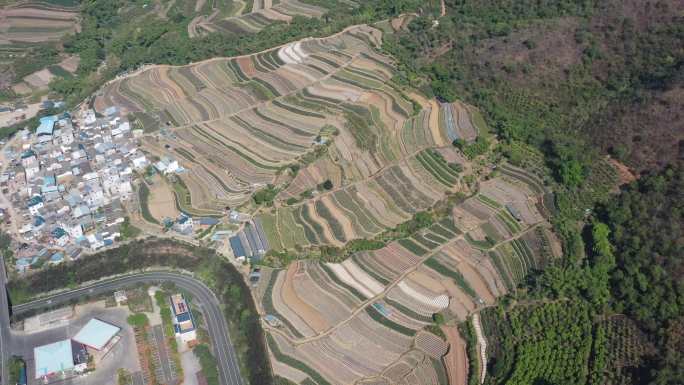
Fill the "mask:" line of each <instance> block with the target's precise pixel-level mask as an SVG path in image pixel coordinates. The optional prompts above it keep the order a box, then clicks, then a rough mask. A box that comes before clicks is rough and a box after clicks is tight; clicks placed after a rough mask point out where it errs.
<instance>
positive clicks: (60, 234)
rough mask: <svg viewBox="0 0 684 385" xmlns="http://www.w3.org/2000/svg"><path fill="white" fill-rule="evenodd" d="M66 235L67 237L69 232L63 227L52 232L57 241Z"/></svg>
mask: <svg viewBox="0 0 684 385" xmlns="http://www.w3.org/2000/svg"><path fill="white" fill-rule="evenodd" d="M65 235H67V232H66V231H64V229H63V228H61V227H56V228H55V229H54V230H52V237H53V238H55V239H59V238H62V237H63V236H65Z"/></svg>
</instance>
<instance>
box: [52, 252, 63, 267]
mask: <svg viewBox="0 0 684 385" xmlns="http://www.w3.org/2000/svg"><path fill="white" fill-rule="evenodd" d="M62 262H64V253H54V254H52V256H51V257H50V263H53V264H55V265H56V264H58V263H62Z"/></svg>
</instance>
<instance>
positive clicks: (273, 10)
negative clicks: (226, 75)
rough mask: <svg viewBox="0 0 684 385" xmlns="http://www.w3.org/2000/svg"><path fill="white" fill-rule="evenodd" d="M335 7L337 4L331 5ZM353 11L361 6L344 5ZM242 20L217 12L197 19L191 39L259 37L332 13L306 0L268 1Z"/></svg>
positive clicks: (257, 4)
mask: <svg viewBox="0 0 684 385" xmlns="http://www.w3.org/2000/svg"><path fill="white" fill-rule="evenodd" d="M329 3H330V4H331V5H333V4H335V3H337V2H336V1H330V2H329ZM339 3H340V4H344V5H346V6H349V7H354V6H356V5H357V3H356V2H353V1H344V2H342V1H340V2H339ZM246 11H247V12H246V13H243V14H242V15H239V16H231V15H222V14H221V13H219V12H213V13H211V14H210V15H200V16H197V17H196V19H195V20H193V22H192V23H191V26H192V28H191V29H189V31H190V34H191V36H198V35H202V34H206V33H213V32H220V33H225V34H245V33H257V32H259V31H260V30H262V29H264V28H265V27H267V26H268V25H270V24H273V23H276V22H290V21H291V20H292V18H293V17H295V16H303V17H321V16H322V15H323V14H324V13H326V12H327V11H328V9H327V8H324V7H321V6H319V5H313V4H309V3H308V2H307V1H306V0H302V1H299V0H281V1H268V0H256V1H254V2H253V3H252V8H251V9H248V10H246Z"/></svg>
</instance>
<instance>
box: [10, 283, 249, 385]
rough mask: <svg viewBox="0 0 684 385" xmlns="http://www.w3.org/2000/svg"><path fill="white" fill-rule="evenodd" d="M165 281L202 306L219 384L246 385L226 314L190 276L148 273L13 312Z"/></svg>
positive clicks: (46, 299)
mask: <svg viewBox="0 0 684 385" xmlns="http://www.w3.org/2000/svg"><path fill="white" fill-rule="evenodd" d="M162 281H166V282H173V283H174V284H176V286H178V287H180V288H182V289H184V290H186V291H187V292H188V293H190V294H191V295H192V296H193V297H194V298H195V299H196V300H197V302H199V303H201V305H202V310H203V313H204V318H205V320H206V323H207V329H208V332H209V337H210V338H211V341H212V343H213V346H214V354H215V356H216V361H217V362H218V370H219V378H220V382H221V384H223V385H242V384H243V381H242V377H240V369H239V366H238V362H237V356H236V354H235V349H234V348H233V344H232V343H231V340H230V336H229V335H228V330H227V328H228V327H227V323H226V320H225V318H224V317H223V313H222V312H221V308H220V303H219V301H218V299H217V298H216V296H215V295H214V293H213V292H212V291H211V289H209V288H208V287H207V286H206V285H204V283H202V282H200V281H199V280H197V279H195V278H192V277H190V276H187V275H182V274H179V273H171V272H145V273H136V274H131V275H126V276H121V277H117V278H111V279H107V280H104V281H100V282H96V283H93V284H90V285H87V286H83V287H80V288H78V289H74V290H69V291H64V292H61V293H57V294H54V295H50V296H47V297H44V298H41V299H38V300H35V301H32V302H27V303H24V304H21V305H16V306H12V312H13V314H20V313H23V312H26V311H29V310H34V309H40V308H44V307H46V306H53V305H57V304H60V303H65V302H69V301H71V300H73V299H77V298H80V297H82V296H84V295H97V294H102V293H106V292H111V291H114V290H117V289H121V288H123V287H126V286H130V285H135V284H137V283H154V282H162ZM5 328H6V326H5V325H4V323H3V325H2V329H3V330H2V331H1V334H0V338H2V341H1V342H0V346H2V347H3V348H4V346H5V343H6V341H7V339H6V337H5V336H6V335H7V334H9V333H7V334H5ZM3 350H4V349H3ZM3 353H5V352H3ZM3 355H4V354H3ZM3 366H5V365H3ZM3 377H4V376H3ZM2 382H3V384H5V378H3V381H2Z"/></svg>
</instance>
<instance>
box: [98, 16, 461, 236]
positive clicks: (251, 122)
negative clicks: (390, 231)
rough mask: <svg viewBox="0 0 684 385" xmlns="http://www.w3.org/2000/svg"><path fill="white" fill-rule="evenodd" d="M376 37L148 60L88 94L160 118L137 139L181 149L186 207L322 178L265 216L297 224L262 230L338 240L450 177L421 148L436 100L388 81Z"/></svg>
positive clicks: (437, 190) (163, 149)
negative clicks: (309, 196)
mask: <svg viewBox="0 0 684 385" xmlns="http://www.w3.org/2000/svg"><path fill="white" fill-rule="evenodd" d="M380 39H381V33H380V31H379V30H377V29H373V28H370V27H367V26H358V27H354V28H351V29H348V30H347V31H345V32H343V33H339V34H337V35H334V36H332V37H328V38H324V39H305V40H302V41H298V42H295V43H291V44H288V45H285V46H283V47H278V48H274V49H272V50H268V51H265V52H261V53H259V54H255V55H249V56H243V57H237V58H226V59H213V60H208V61H205V62H201V63H197V64H193V65H189V66H183V67H170V66H155V67H153V68H151V69H149V70H146V71H144V72H141V73H139V74H137V75H135V76H132V77H128V78H125V79H122V80H119V81H116V82H114V83H112V84H110V85H109V86H108V87H106V88H105V89H104V90H103V92H102V93H101V95H100V96H99V97H98V98H97V100H96V103H95V105H96V107H99V106H105V105H113V104H115V105H119V106H122V108H124V109H125V110H127V111H128V112H133V113H136V114H137V116H143V117H146V118H147V119H146V120H147V121H156V122H158V124H159V125H161V126H162V128H163V129H162V130H161V132H160V133H158V134H156V135H155V137H154V139H150V140H146V141H145V147H146V150H147V151H149V152H150V153H152V154H155V155H158V156H163V155H171V156H174V157H176V158H178V159H179V161H180V162H181V164H182V165H183V167H184V168H185V169H187V170H188V171H187V172H186V173H184V174H181V175H180V179H181V180H182V182H183V184H184V185H185V186H186V187H187V191H188V193H189V196H190V199H189V200H188V201H189V202H190V205H191V206H192V208H194V209H196V210H202V211H215V212H218V211H221V210H223V208H224V207H225V206H226V205H230V206H233V205H239V204H241V203H244V202H245V201H247V200H248V199H249V197H250V196H251V194H252V193H253V192H254V191H256V190H258V189H260V188H263V187H264V186H265V185H267V184H270V183H275V184H278V185H279V187H282V191H281V194H280V195H279V198H280V199H283V200H286V199H288V198H293V197H299V196H300V195H301V194H302V193H304V192H307V191H308V192H311V191H312V190H314V189H316V187H317V185H319V184H320V183H321V182H323V181H324V180H325V179H327V178H331V177H332V179H333V180H332V182H333V185H334V187H335V188H334V189H333V191H331V192H330V193H329V194H321V195H320V197H319V198H317V199H315V200H313V201H309V202H307V203H306V204H302V205H298V206H293V207H283V208H280V209H278V210H277V211H276V212H274V213H271V214H267V216H268V215H270V216H272V218H265V219H264V221H266V222H270V223H274V224H276V227H277V226H278V223H290V222H291V221H295V222H297V223H300V227H297V228H298V229H299V230H297V231H296V232H298V234H297V235H292V234H289V231H288V234H283V235H282V236H280V235H277V234H282V233H283V231H281V230H280V229H275V230H274V231H271V232H270V233H269V234H271V235H273V239H269V242H270V243H271V244H272V245H274V247H276V248H289V247H291V246H293V245H294V243H295V242H294V241H293V239H298V240H305V241H303V243H302V244H323V243H330V244H340V243H344V242H346V241H348V240H351V239H355V238H359V237H366V236H370V235H372V234H376V233H378V232H379V231H380V230H381V229H382V228H386V227H388V226H394V225H396V224H397V223H400V222H403V221H405V220H406V219H407V218H409V217H410V216H411V215H412V214H413V213H415V212H416V211H420V210H424V209H425V208H426V207H429V206H430V205H432V204H433V203H434V202H435V201H436V200H438V199H440V198H441V197H442V196H443V195H444V193H445V192H446V191H452V190H455V189H457V188H458V185H459V181H458V172H457V171H455V169H454V168H452V166H453V165H450V164H448V162H447V161H446V160H445V159H444V157H443V156H442V155H441V154H438V153H436V152H434V151H432V150H431V151H426V149H427V148H429V147H433V146H435V145H436V144H440V143H444V142H445V141H446V139H445V138H447V133H446V131H441V130H440V127H439V125H438V124H436V123H431V120H435V119H436V118H437V116H438V115H439V110H433V109H432V105H431V104H430V103H426V102H423V103H422V104H424V106H423V108H422V109H420V111H417V110H416V107H414V105H420V104H418V102H417V101H415V100H412V99H411V98H409V97H408V96H406V95H405V94H404V93H402V92H401V91H400V90H398V89H396V88H395V87H394V86H393V85H392V84H391V83H390V82H389V79H391V77H392V76H393V75H394V66H393V63H392V61H391V60H390V59H389V58H387V57H385V56H382V55H379V54H378V53H377V52H376V50H375V49H376V48H377V47H378V46H379V44H380ZM456 124H458V123H457V122H456ZM321 137H324V138H325V139H326V140H327V141H329V142H328V143H326V144H325V145H321V143H319V142H318V140H319V138H321ZM323 146H326V149H325V150H326V151H324V152H323V155H321V156H318V157H316V156H314V153H315V152H316V151H318V150H319V149H320V148H321V147H323ZM444 151H452V152H453V151H454V150H452V149H445V150H444ZM293 166H296V167H297V168H298V170H299V172H298V173H297V174H296V175H293V173H292V172H291V171H289V170H288V168H290V167H293ZM335 218H337V219H335ZM357 218H358V219H357Z"/></svg>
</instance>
